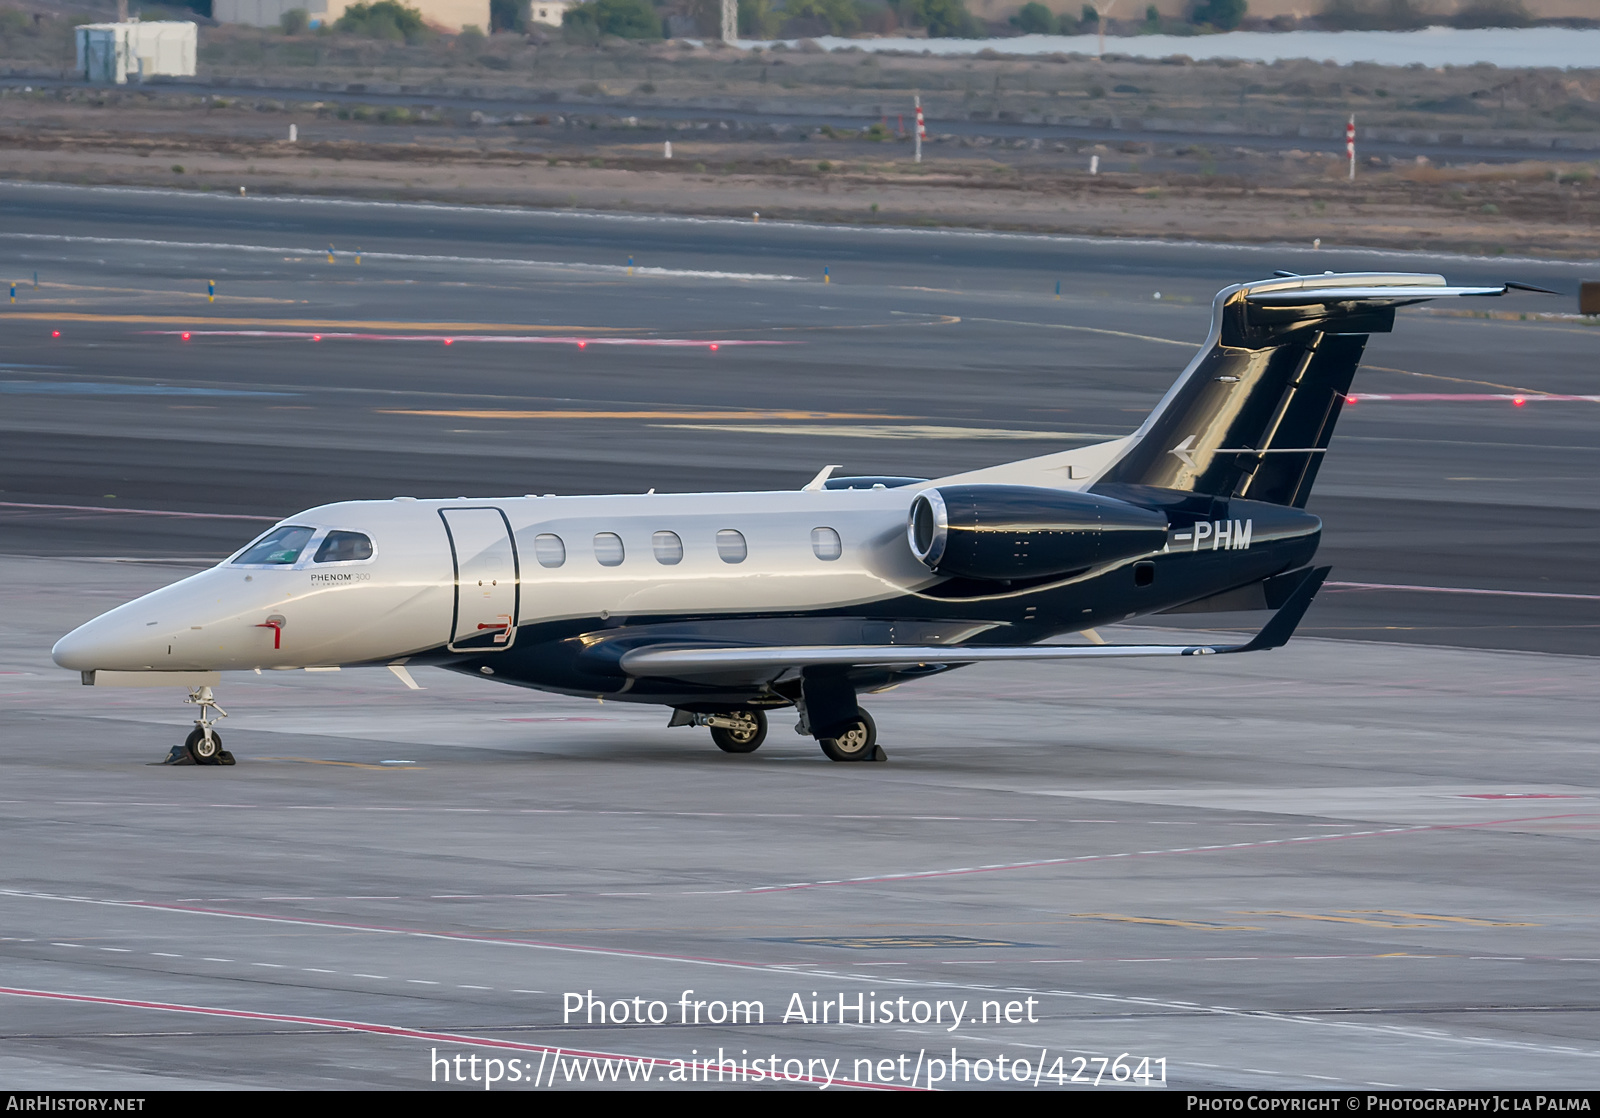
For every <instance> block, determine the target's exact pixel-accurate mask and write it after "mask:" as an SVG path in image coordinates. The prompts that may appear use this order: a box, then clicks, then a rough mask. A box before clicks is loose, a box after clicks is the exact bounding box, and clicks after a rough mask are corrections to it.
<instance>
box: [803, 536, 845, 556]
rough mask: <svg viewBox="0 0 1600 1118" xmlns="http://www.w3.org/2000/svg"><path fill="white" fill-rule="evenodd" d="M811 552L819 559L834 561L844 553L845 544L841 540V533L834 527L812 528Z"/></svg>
mask: <svg viewBox="0 0 1600 1118" xmlns="http://www.w3.org/2000/svg"><path fill="white" fill-rule="evenodd" d="M811 553H812V554H813V555H815V556H816V557H817V558H818V559H824V560H828V561H832V560H834V559H837V558H839V556H841V555H843V554H844V544H842V543H840V542H839V533H838V532H835V531H834V530H833V529H832V528H813V529H811Z"/></svg>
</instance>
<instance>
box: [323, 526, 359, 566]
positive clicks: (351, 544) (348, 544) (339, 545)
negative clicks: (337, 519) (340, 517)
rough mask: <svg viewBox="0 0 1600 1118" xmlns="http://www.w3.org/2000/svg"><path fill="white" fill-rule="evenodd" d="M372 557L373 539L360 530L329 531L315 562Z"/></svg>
mask: <svg viewBox="0 0 1600 1118" xmlns="http://www.w3.org/2000/svg"><path fill="white" fill-rule="evenodd" d="M371 558H372V541H371V540H370V539H368V538H367V537H366V536H364V535H362V534H361V533H360V532H329V533H328V535H327V538H326V539H324V540H323V541H322V546H321V547H319V548H317V554H316V557H315V558H314V559H313V562H317V563H354V562H356V561H357V560H360V559H371Z"/></svg>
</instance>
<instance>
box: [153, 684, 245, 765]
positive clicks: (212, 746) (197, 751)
mask: <svg viewBox="0 0 1600 1118" xmlns="http://www.w3.org/2000/svg"><path fill="white" fill-rule="evenodd" d="M184 702H185V703H188V704H190V705H193V706H197V707H199V708H200V716H199V717H198V718H196V719H195V720H194V729H193V730H191V731H190V732H189V736H188V737H187V738H185V739H184V741H183V744H182V745H175V746H173V747H172V752H171V753H169V754H167V758H166V760H164V761H162V762H161V763H162V764H163V765H231V764H233V763H234V760H233V754H232V753H229V752H228V751H227V750H226V749H223V748H222V735H221V734H219V733H217V731H216V730H215V729H213V728H212V727H213V726H215V725H216V723H217V720H218V719H221V718H226V717H228V712H227V711H225V710H223V709H222V708H221V707H219V706H218V705H217V700H216V699H215V698H213V697H212V695H211V688H209V687H195V688H191V689H190V691H189V697H188V698H187V699H185V700H184Z"/></svg>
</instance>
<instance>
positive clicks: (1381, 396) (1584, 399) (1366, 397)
mask: <svg viewBox="0 0 1600 1118" xmlns="http://www.w3.org/2000/svg"><path fill="white" fill-rule="evenodd" d="M1345 400H1346V401H1347V402H1348V403H1352V404H1354V403H1358V402H1359V403H1363V404H1365V403H1368V402H1369V401H1378V400H1385V401H1398V402H1401V403H1430V404H1443V403H1469V404H1470V403H1488V402H1491V401H1497V402H1505V401H1508V400H1509V401H1510V402H1511V403H1528V404H1534V403H1538V402H1539V401H1541V400H1543V401H1556V402H1559V403H1573V402H1580V403H1587V404H1596V403H1600V396H1568V395H1564V394H1562V393H1559V392H1352V393H1350V394H1349V395H1348V396H1346V397H1345Z"/></svg>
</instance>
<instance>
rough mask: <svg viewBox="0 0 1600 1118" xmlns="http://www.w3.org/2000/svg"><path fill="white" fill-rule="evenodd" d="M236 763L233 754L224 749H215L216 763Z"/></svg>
mask: <svg viewBox="0 0 1600 1118" xmlns="http://www.w3.org/2000/svg"><path fill="white" fill-rule="evenodd" d="M238 763H239V762H237V761H235V760H234V759H233V754H232V753H229V752H228V751H227V750H226V749H219V750H217V764H219V765H237V764H238Z"/></svg>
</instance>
